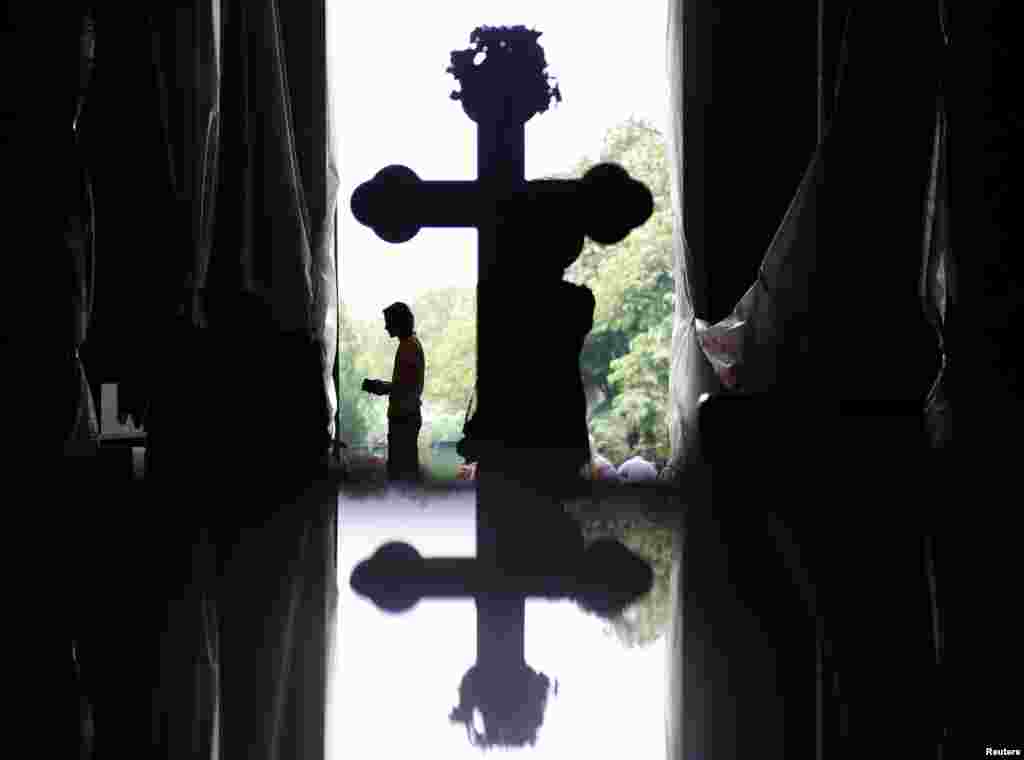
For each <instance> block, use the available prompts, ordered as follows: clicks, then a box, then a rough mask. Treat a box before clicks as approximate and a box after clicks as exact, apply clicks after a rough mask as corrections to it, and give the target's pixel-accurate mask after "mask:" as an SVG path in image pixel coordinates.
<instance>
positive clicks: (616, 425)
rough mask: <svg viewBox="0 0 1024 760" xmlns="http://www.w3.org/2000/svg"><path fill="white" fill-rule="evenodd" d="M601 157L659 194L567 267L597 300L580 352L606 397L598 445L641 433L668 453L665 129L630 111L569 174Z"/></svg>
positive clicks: (648, 451) (671, 291)
mask: <svg viewBox="0 0 1024 760" xmlns="http://www.w3.org/2000/svg"><path fill="white" fill-rule="evenodd" d="M602 161H613V162H615V163H618V164H620V165H622V166H623V167H624V168H625V169H626V170H627V171H628V172H629V173H630V175H632V176H633V177H636V178H637V179H639V180H640V181H642V182H643V183H644V184H646V185H647V186H648V187H649V188H650V190H651V193H652V194H653V195H654V213H653V215H652V216H651V218H650V219H649V220H648V221H647V223H646V224H644V225H643V226H641V227H640V228H639V229H637V230H634V231H633V232H632V233H631V234H630V235H629V236H628V237H627V238H626V239H625V240H623V241H622V242H620V243H617V244H615V245H610V246H602V245H598V244H597V243H594V242H593V241H592V240H589V239H588V240H587V241H586V243H585V245H584V248H583V253H582V254H581V255H580V257H579V259H577V261H576V262H575V263H574V264H573V265H572V266H571V267H570V268H569V270H568V271H567V272H566V278H567V279H569V280H570V281H572V282H576V283H579V284H581V285H586V286H587V287H589V288H590V289H591V290H592V291H593V293H594V297H595V298H596V300H597V309H596V312H595V315H594V329H593V330H592V331H591V333H590V336H589V337H588V339H587V344H586V346H585V347H584V349H583V355H582V356H581V368H582V370H583V372H584V375H585V377H586V378H587V380H588V382H591V383H595V384H597V385H599V386H600V387H601V389H602V391H603V392H604V395H605V396H606V398H607V401H606V402H605V403H604V404H603V405H602V407H601V408H599V409H598V410H596V411H595V414H594V416H593V417H592V419H591V432H592V433H593V435H594V440H595V443H596V444H597V447H598V449H599V450H600V451H602V453H604V454H605V456H608V457H609V458H610V459H612V460H613V461H622V460H623V459H626V458H627V457H628V456H630V455H631V454H633V453H635V451H630V450H629V449H628V447H627V445H626V437H627V435H628V434H629V433H636V434H638V435H639V437H640V450H641V453H643V454H645V455H646V456H648V457H649V458H668V455H669V437H668V424H667V415H666V410H667V408H668V401H669V399H668V376H669V368H670V366H671V353H670V351H671V344H672V340H671V338H672V319H673V314H674V311H675V281H674V279H673V277H672V245H673V238H672V206H671V197H670V175H669V165H668V154H667V150H666V144H665V140H664V137H663V136H662V135H661V133H660V132H658V131H657V130H656V129H654V127H652V126H650V125H649V124H647V123H646V122H643V121H640V120H636V119H632V118H630V119H627V120H626V121H624V122H622V123H621V124H619V125H617V126H615V127H613V128H612V129H610V130H609V131H608V134H607V135H606V136H605V143H604V147H603V149H602V152H601V155H600V156H599V158H598V159H597V160H592V159H590V158H584V159H581V160H580V161H579V162H578V163H577V165H576V166H575V167H573V169H572V171H571V172H569V173H567V174H566V175H565V176H580V175H582V174H583V173H584V172H586V171H587V169H589V168H590V167H591V166H593V165H594V164H596V163H599V162H602Z"/></svg>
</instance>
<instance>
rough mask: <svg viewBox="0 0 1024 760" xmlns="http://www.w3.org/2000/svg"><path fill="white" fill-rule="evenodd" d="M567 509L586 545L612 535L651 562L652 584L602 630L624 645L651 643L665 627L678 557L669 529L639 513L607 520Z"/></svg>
mask: <svg viewBox="0 0 1024 760" xmlns="http://www.w3.org/2000/svg"><path fill="white" fill-rule="evenodd" d="M571 511H572V512H573V514H574V516H575V517H576V518H577V519H578V520H579V522H580V526H581V528H582V530H583V539H584V542H585V543H586V544H590V543H592V542H593V541H596V540H597V539H599V538H605V537H612V538H616V539H618V540H619V541H621V542H622V543H623V544H624V545H625V546H626V547H627V548H629V549H631V550H632V551H634V552H636V553H637V554H638V555H639V556H641V557H643V558H644V559H645V560H647V561H648V562H649V563H650V564H651V568H652V570H654V585H653V587H652V588H651V591H650V593H648V594H646V595H645V596H643V597H642V598H641V599H639V600H638V601H637V602H635V603H634V604H632V605H630V606H629V607H627V608H626V609H625V610H623V612H622V613H621V614H619V615H617V616H616V617H614V618H612V619H611V620H609V621H608V622H607V623H606V624H605V628H604V631H605V633H606V634H607V635H609V636H614V637H615V638H616V639H617V640H618V641H619V643H621V644H622V645H623V646H624V647H626V648H633V647H643V646H647V645H648V644H651V643H653V642H654V641H656V640H657V639H658V638H659V637H660V636H661V635H662V634H664V632H665V631H666V630H667V629H668V624H669V622H670V620H671V615H672V591H671V578H672V568H673V563H674V562H675V561H677V560H678V558H676V557H674V556H673V547H672V529H671V528H668V527H665V526H662V525H658V524H657V523H655V522H654V521H652V520H649V519H646V518H644V517H641V516H633V517H629V518H611V519H609V518H596V517H591V516H588V515H586V514H584V513H582V512H581V511H579V510H571Z"/></svg>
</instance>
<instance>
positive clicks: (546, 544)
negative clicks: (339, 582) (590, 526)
mask: <svg viewBox="0 0 1024 760" xmlns="http://www.w3.org/2000/svg"><path fill="white" fill-rule="evenodd" d="M482 507H483V505H478V507H477V510H478V514H479V513H480V512H481V511H482ZM494 538H495V539H496V541H497V544H500V545H493V544H492V545H489V546H481V545H478V546H477V558H475V559H471V558H462V557H459V558H447V557H428V558H423V557H421V556H420V555H419V553H418V552H417V551H416V550H415V549H414V548H413V547H412V546H410V545H409V544H405V543H388V544H385V545H384V546H382V547H380V548H379V549H378V550H377V551H376V552H375V553H374V554H373V556H372V557H370V558H369V559H366V560H363V561H362V562H360V563H359V564H358V565H356V568H355V570H353V571H352V578H351V585H352V588H353V589H354V590H355V591H356V592H358V593H359V594H361V595H363V596H365V597H368V598H369V599H371V600H372V601H373V602H374V604H376V605H377V606H378V607H379V608H381V609H384V610H387V611H389V612H404V611H406V610H408V609H411V608H412V607H413V606H415V605H416V603H417V602H419V600H420V599H424V598H466V597H472V598H473V599H475V601H476V604H477V662H479V663H489V664H496V665H499V666H502V665H508V664H514V663H521V662H524V657H523V644H524V617H523V616H524V611H525V601H526V597H530V596H532V597H540V598H547V599H575V600H576V601H577V602H578V603H579V604H580V605H581V606H582V607H583V608H584V609H588V610H593V611H596V612H599V613H601V614H603V615H611V614H615V613H618V612H620V611H622V610H623V609H625V607H626V606H628V604H629V603H631V602H633V601H635V600H636V599H638V598H639V597H641V596H642V595H643V594H646V593H647V592H648V591H650V589H651V587H652V585H653V583H654V575H653V571H652V570H651V567H650V565H649V564H648V563H647V562H646V561H645V560H643V559H641V558H640V557H638V556H637V555H635V554H633V553H632V552H631V551H630V550H628V549H627V548H626V547H624V546H623V545H622V544H621V543H620V542H618V541H614V540H611V539H602V540H599V541H595V542H594V543H593V544H591V545H590V546H589V547H587V549H586V551H583V540H582V535H581V533H580V529H579V526H578V525H577V524H576V522H575V521H574V520H573V519H572V518H570V517H568V516H567V515H560V516H557V517H554V518H551V519H548V520H543V521H540V522H531V524H530V525H528V526H523V529H522V530H521V531H516V532H512V531H504V532H502V533H500V534H497V535H495V536H494ZM502 554H504V555H506V556H513V555H516V554H519V555H522V554H529V555H532V556H531V559H532V560H533V565H532V568H528V567H527V566H525V563H520V565H519V567H520V568H521V569H517V570H513V571H510V570H509V569H508V568H505V567H502V566H500V565H498V564H496V563H495V562H493V557H495V556H496V555H497V556H500V555H502ZM485 558H487V559H485Z"/></svg>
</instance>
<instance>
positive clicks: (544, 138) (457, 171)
mask: <svg viewBox="0 0 1024 760" xmlns="http://www.w3.org/2000/svg"><path fill="white" fill-rule="evenodd" d="M329 8H330V11H329V13H330V15H329V37H328V49H329V56H330V65H331V66H332V71H333V77H332V81H333V82H334V86H335V92H334V99H335V102H334V107H333V113H334V117H335V124H336V132H337V134H336V139H337V145H338V148H339V159H340V172H341V187H340V190H339V196H338V204H339V209H340V220H341V224H340V230H339V239H340V247H341V251H340V254H341V266H340V276H341V292H342V300H344V301H346V302H347V303H348V305H349V307H350V308H351V309H352V311H353V313H354V314H355V315H356V316H357V317H359V318H370V319H373V318H376V317H379V316H380V310H381V309H382V308H383V307H384V306H386V305H387V304H389V303H391V302H393V301H407V302H408V301H412V300H413V299H414V298H415V296H416V295H417V294H418V293H419V292H421V291H423V290H427V289H431V288H438V287H445V286H449V285H459V286H464V287H471V286H473V285H474V284H475V282H476V232H475V231H473V230H439V229H424V230H421V231H420V232H419V234H418V235H417V236H416V237H415V238H413V239H412V240H411V241H409V242H408V243H404V244H402V245H389V244H388V243H385V242H383V241H381V240H379V239H378V238H377V237H376V235H374V234H373V232H372V231H371V230H369V229H368V228H366V227H363V226H362V225H360V224H359V223H358V222H357V221H356V220H355V219H354V218H353V216H352V213H351V210H350V208H349V199H350V198H351V196H352V191H353V190H354V189H355V187H356V186H357V185H359V184H360V183H361V182H364V181H366V180H368V179H370V178H371V177H372V176H373V175H374V174H376V172H377V171H378V170H380V169H381V168H383V167H384V166H387V165H388V164H404V165H406V166H408V167H410V168H411V169H412V170H413V171H415V172H416V173H417V174H418V175H419V176H420V177H421V178H422V179H450V180H471V179H473V178H474V177H475V176H476V148H475V145H476V127H475V124H474V123H473V122H472V121H470V120H469V118H468V117H467V116H466V115H465V114H464V113H463V111H462V107H461V105H460V104H459V103H458V102H457V101H453V100H450V99H449V97H448V95H449V93H450V92H451V91H452V90H454V89H457V83H456V81H455V79H454V77H452V76H451V75H450V74H447V73H445V68H446V67H447V66H448V64H449V53H450V52H451V51H452V50H457V49H463V48H467V47H469V34H470V32H471V31H472V30H473V29H474V28H476V27H477V26H481V25H485V24H486V25H489V26H498V25H515V24H522V25H525V26H527V27H530V28H534V29H537V30H539V31H541V32H543V36H542V37H541V38H540V43H541V45H542V46H543V47H544V52H545V56H546V58H547V61H548V72H549V73H550V74H552V75H553V76H554V77H556V78H557V81H558V84H559V86H560V88H561V91H562V95H563V98H564V100H563V101H562V103H561V104H559V105H557V106H553V107H552V108H551V109H549V110H548V111H547V112H546V113H543V114H540V115H538V116H535V117H534V118H533V119H531V120H530V121H529V122H527V125H526V172H527V176H528V177H539V176H544V175H546V174H549V173H554V172H559V171H564V170H566V169H568V168H570V167H571V166H572V165H573V164H574V163H575V162H576V161H577V160H578V159H579V158H581V157H582V156H592V157H596V156H597V154H598V152H599V150H600V147H601V141H602V138H603V136H604V134H605V131H606V130H607V129H608V128H609V127H612V126H614V125H615V124H617V123H619V122H620V121H622V120H624V119H626V118H627V117H629V116H630V115H635V116H637V117H641V118H645V119H648V120H649V121H651V122H652V123H653V124H654V125H655V126H657V127H658V128H659V129H661V130H662V131H664V127H665V113H666V107H667V91H666V76H665V58H664V52H665V24H666V18H667V16H666V14H667V10H666V2H665V0H640V2H632V3H627V4H623V3H611V2H608V3H604V2H583V0H578V1H577V0H444V2H437V3H428V2H414V1H413V0H400V1H399V0H370V2H362V3H349V2H342V0H333V2H331V3H329Z"/></svg>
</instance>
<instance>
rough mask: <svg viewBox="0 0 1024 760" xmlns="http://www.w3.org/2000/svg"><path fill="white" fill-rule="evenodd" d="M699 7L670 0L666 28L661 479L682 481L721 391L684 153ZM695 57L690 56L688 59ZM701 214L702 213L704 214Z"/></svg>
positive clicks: (693, 99) (693, 104) (693, 103)
mask: <svg viewBox="0 0 1024 760" xmlns="http://www.w3.org/2000/svg"><path fill="white" fill-rule="evenodd" d="M693 12H694V4H693V3H688V2H686V0H669V3H668V23H667V29H666V55H665V60H666V65H667V69H668V71H667V74H668V82H669V116H670V119H671V123H670V125H669V135H668V141H667V142H668V149H669V156H670V166H671V167H672V182H671V198H672V212H673V219H674V224H673V228H674V230H675V239H674V242H673V257H672V260H673V276H674V278H675V283H676V313H675V321H674V323H673V326H672V367H671V369H670V373H669V398H670V399H671V406H670V408H669V415H668V417H669V437H670V442H671V447H672V456H671V459H670V461H669V463H668V466H667V467H666V468H665V469H664V471H663V473H662V475H661V477H663V478H666V479H675V480H679V479H680V478H681V477H682V473H683V471H684V469H685V468H686V466H687V465H689V464H692V463H694V462H696V461H698V458H699V442H698V439H697V407H698V403H699V401H700V397H701V395H702V394H703V393H705V392H708V391H711V390H715V389H717V387H718V381H717V379H716V377H715V374H714V371H713V369H712V367H711V365H710V364H709V362H708V360H707V358H706V357H705V356H704V354H703V353H702V352H701V351H700V348H699V345H698V339H697V338H698V335H697V319H696V314H697V312H698V310H699V308H700V305H701V301H700V297H701V296H700V292H699V288H700V283H701V282H702V281H703V280H702V277H703V275H702V272H703V267H701V265H700V262H698V261H697V260H696V256H695V251H694V248H693V247H691V246H690V245H689V244H688V242H687V237H686V226H685V221H686V218H687V198H686V197H684V189H685V188H686V187H687V186H688V185H687V176H688V169H689V167H688V165H687V160H688V159H689V158H690V153H689V152H686V151H685V150H684V149H685V147H686V146H687V145H688V143H687V139H688V138H689V137H690V134H689V132H688V131H687V129H688V125H687V123H686V118H685V117H686V114H687V112H688V111H689V110H692V109H694V108H697V107H699V105H698V104H699V102H700V101H699V98H698V97H697V93H695V92H694V91H693V88H692V87H691V88H689V89H687V87H686V86H685V84H686V77H688V76H689V77H691V78H692V77H693V76H694V73H693V72H691V71H690V70H689V69H688V68H687V66H686V65H685V64H684V59H685V60H687V61H691V62H692V59H693V58H694V57H695V56H696V55H697V52H696V51H691V49H690V46H688V45H687V44H686V38H687V37H688V36H689V35H692V34H693V31H694V30H693V21H694V19H693V18H692V14H693ZM688 56H689V57H688ZM698 213H699V212H698Z"/></svg>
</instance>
